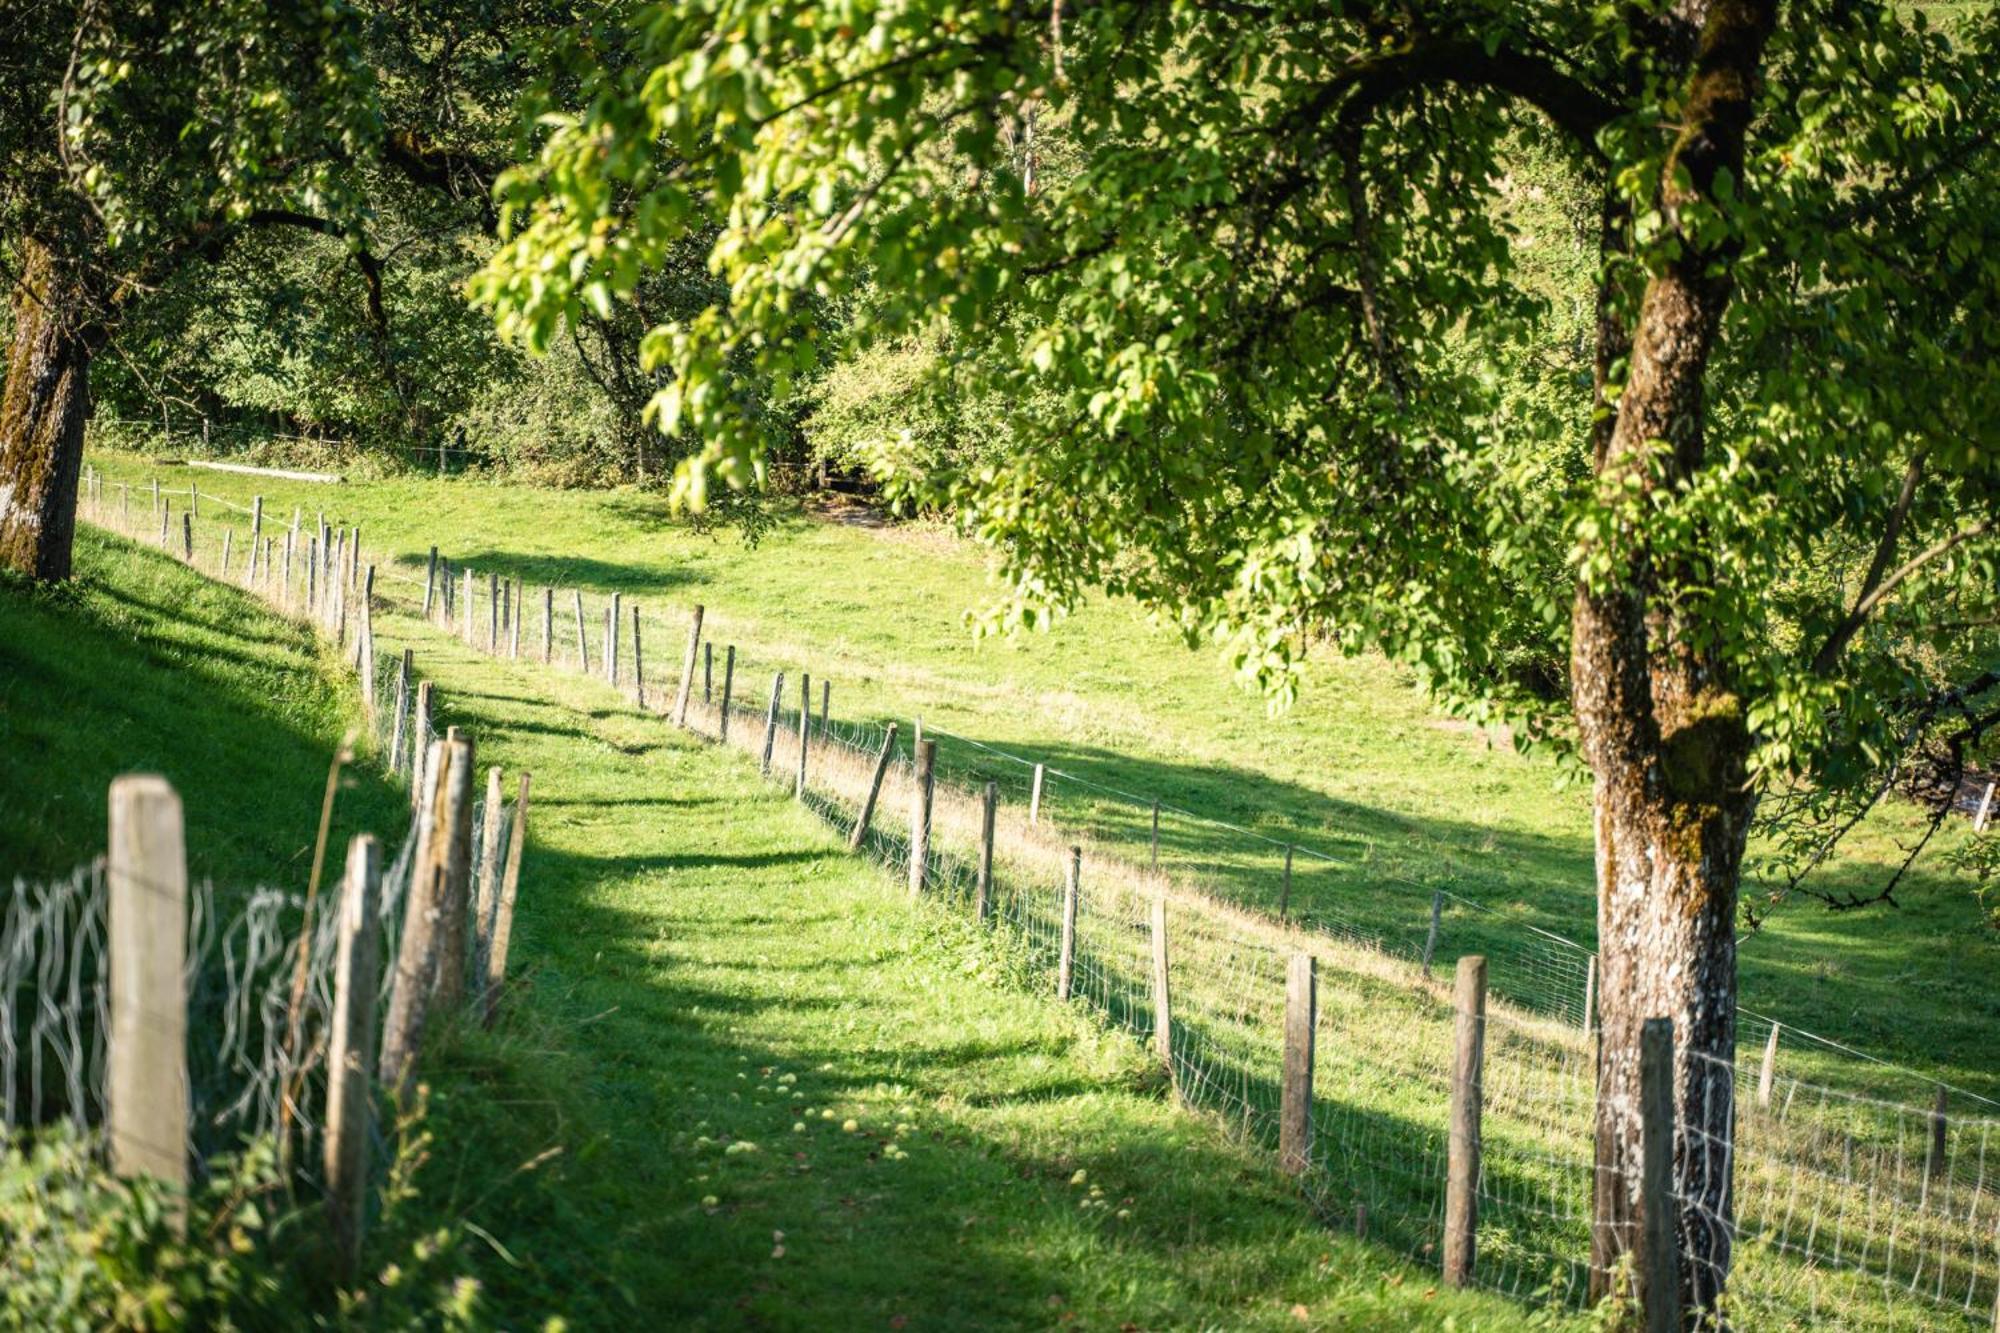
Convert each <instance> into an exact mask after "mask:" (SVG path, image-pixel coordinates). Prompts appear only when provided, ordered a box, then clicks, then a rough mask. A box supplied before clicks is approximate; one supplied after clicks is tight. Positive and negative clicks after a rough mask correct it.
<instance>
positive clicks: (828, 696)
mask: <svg viewBox="0 0 2000 1333" xmlns="http://www.w3.org/2000/svg"><path fill="white" fill-rule="evenodd" d="M832 707H833V682H832V681H830V680H828V679H826V677H824V676H822V677H820V682H819V729H820V731H821V732H825V730H826V715H827V713H828V711H829V710H831V709H832Z"/></svg>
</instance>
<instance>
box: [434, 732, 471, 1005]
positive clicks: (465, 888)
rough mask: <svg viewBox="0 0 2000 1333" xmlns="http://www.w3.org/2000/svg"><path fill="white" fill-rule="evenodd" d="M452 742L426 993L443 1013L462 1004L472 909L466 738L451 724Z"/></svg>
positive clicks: (449, 737) (448, 741)
mask: <svg viewBox="0 0 2000 1333" xmlns="http://www.w3.org/2000/svg"><path fill="white" fill-rule="evenodd" d="M445 742H446V744H447V745H450V746H453V747H454V750H453V754H452V761H451V772H450V781H449V782H448V783H446V785H445V790H444V792H443V797H444V799H443V806H442V808H443V813H444V821H445V822H444V825H443V827H442V828H441V829H440V830H439V834H440V837H441V840H442V841H443V843H444V861H443V864H444V868H445V874H444V880H443V883H442V885H441V886H440V887H441V895H440V899H439V908H438V934H439V940H438V951H437V960H438V964H437V984H436V986H435V987H434V988H433V989H432V996H433V998H435V999H436V1001H437V1004H438V1007H439V1008H440V1009H442V1010H444V1011H446V1012H450V1011H452V1010H455V1009H457V1008H459V1007H460V1006H461V1005H463V1004H464V1003H465V987H466V973H467V970H468V968H467V964H468V961H469V960H468V959H467V957H466V948H467V941H468V938H469V937H470V935H471V931H470V929H469V927H470V924H471V923H470V921H469V920H468V919H467V918H468V917H469V916H470V914H471V911H472V782H473V767H472V759H473V750H472V741H471V740H470V739H469V738H468V737H466V736H465V735H463V733H461V732H460V731H459V729H458V728H457V727H452V728H449V729H448V730H447V731H446V732H445Z"/></svg>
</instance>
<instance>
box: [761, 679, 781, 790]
mask: <svg viewBox="0 0 2000 1333" xmlns="http://www.w3.org/2000/svg"><path fill="white" fill-rule="evenodd" d="M784 691H785V673H784V672H782V671H780V672H779V673H778V674H777V675H775V676H773V677H771V706H770V708H768V709H767V710H765V713H764V757H763V761H762V763H761V764H760V765H759V766H758V771H759V772H761V773H762V774H763V775H764V776H765V777H767V778H768V777H770V776H771V749H772V747H773V746H775V745H776V744H777V743H778V699H779V697H780V696H782V695H783V694H784Z"/></svg>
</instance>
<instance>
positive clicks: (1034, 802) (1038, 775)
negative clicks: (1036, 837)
mask: <svg viewBox="0 0 2000 1333" xmlns="http://www.w3.org/2000/svg"><path fill="white" fill-rule="evenodd" d="M1041 821H1042V766H1041V765H1040V764H1036V765H1035V783H1034V786H1032V787H1030V788H1029V789H1028V825H1029V827H1031V828H1032V827H1033V826H1034V825H1036V824H1039V823H1041Z"/></svg>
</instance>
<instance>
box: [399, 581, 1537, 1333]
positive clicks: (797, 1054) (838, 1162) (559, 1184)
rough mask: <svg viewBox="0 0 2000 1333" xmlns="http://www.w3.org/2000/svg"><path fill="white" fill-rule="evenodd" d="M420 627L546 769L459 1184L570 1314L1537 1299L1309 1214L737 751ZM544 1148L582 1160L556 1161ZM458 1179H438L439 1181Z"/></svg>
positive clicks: (1251, 1320) (1076, 1311)
mask: <svg viewBox="0 0 2000 1333" xmlns="http://www.w3.org/2000/svg"><path fill="white" fill-rule="evenodd" d="M378 632H379V633H380V634H381V635H382V637H383V638H384V639H385V640H388V641H393V642H401V641H403V640H404V639H405V638H408V639H410V640H412V641H414V642H415V644H416V646H417V648H418V655H419V660H420V662H422V664H423V666H424V669H425V670H426V672H427V673H428V674H429V675H430V676H431V677H432V678H433V679H435V680H436V681H437V682H438V684H439V688H440V691H441V694H442V698H443V700H444V704H443V709H442V712H441V715H440V718H439V721H440V724H441V725H449V724H453V723H456V724H459V725H462V726H465V727H466V728H468V729H469V730H470V732H471V733H472V734H473V735H474V737H475V738H476V739H477V742H478V745H479V758H480V761H481V763H482V764H492V763H497V764H500V765H502V766H504V767H505V768H506V769H507V770H508V771H510V772H513V771H517V770H521V769H526V770H529V771H532V772H533V773H534V775H535V778H534V781H535V791H534V795H533V797H532V806H533V811H534V813H533V815H532V817H531V826H532V828H533V830H534V835H533V839H532V845H531V848H530V850H529V853H528V857H527V862H526V866H525V869H524V874H523V890H522V894H521V906H520V914H519V918H518V926H517V935H516V939H517V952H516V958H517V959H518V960H519V962H520V964H521V970H522V971H523V972H524V973H525V976H526V978H527V979H526V981H525V983H524V984H523V986H522V988H521V990H520V991H519V993H518V994H517V997H516V1000H515V1010H516V1020H515V1022H514V1024H513V1025H512V1026H511V1030H510V1031H509V1032H507V1033H506V1034H504V1035H502V1036H500V1037H496V1038H484V1037H479V1036H472V1035H467V1036H466V1037H464V1038H463V1039H462V1040H461V1041H460V1042H458V1043H455V1044H452V1045H449V1046H448V1047H447V1048H446V1054H445V1055H444V1056H443V1057H442V1058H441V1060H440V1062H439V1065H438V1067H436V1068H434V1069H433V1070H432V1071H431V1077H432V1078H433V1080H434V1082H435V1084H436V1086H437V1089H438V1092H439V1097H438V1100H437V1101H436V1102H435V1103H434V1111H435V1113H436V1116H437V1122H436V1125H435V1128H436V1130H437V1136H438V1146H437V1148H436V1156H437V1162H436V1163H435V1165H434V1166H433V1167H432V1168H431V1177H430V1178H431V1180H432V1181H433V1182H434V1183H433V1185H432V1188H433V1189H437V1190H441V1191H443V1194H442V1197H440V1198H439V1199H438V1204H439V1206H440V1208H441V1209H443V1210H445V1211H450V1212H458V1211H461V1210H462V1211H464V1212H466V1213H467V1214H468V1215H469V1216H470V1217H471V1218H472V1219H473V1220H474V1221H476V1222H477V1223H478V1224H479V1225H480V1226H482V1227H483V1228H485V1229H486V1230H488V1231H490V1232H491V1233H492V1234H493V1236H494V1237H495V1240H496V1258H498V1255H497V1249H498V1248H499V1247H504V1249H505V1250H506V1252H507V1254H508V1255H509V1256H510V1257H511V1260H512V1262H511V1263H509V1262H506V1261H500V1262H495V1263H489V1264H487V1265H486V1269H487V1277H488V1280H489V1282H490V1284H491V1291H492V1296H493V1299H494V1303H495V1305H496V1307H497V1308H498V1309H499V1310H501V1311H505V1312H509V1313H515V1314H518V1313H520V1312H527V1311H546V1310H555V1311H561V1312H563V1313H564V1314H565V1315H566V1316H567V1317H568V1318H569V1320H570V1321H571V1323H572V1324H573V1325H574V1326H576V1327H580V1328H586V1327H587V1328H600V1327H633V1326H649V1327H664V1326H675V1327H769V1328H785V1327H796V1328H873V1327H881V1328H901V1327H910V1328H946V1327H949V1328H972V1327H1050V1326H1070V1325H1073V1326H1076V1327H1081V1328H1103V1329H1116V1328H1128V1327H1141V1328H1167V1327H1229V1328H1256V1327H1284V1328H1296V1327H1300V1326H1301V1320H1304V1321H1305V1322H1307V1323H1310V1324H1311V1325H1312V1326H1316V1327H1325V1328H1381V1327H1414V1326H1437V1325H1438V1324H1439V1323H1440V1322H1441V1321H1443V1320H1444V1319H1445V1317H1446V1315H1447V1313H1448V1312H1455V1313H1456V1315H1457V1317H1458V1319H1459V1321H1460V1326H1462V1327H1480V1328H1504V1327H1511V1326H1518V1325H1520V1324H1522V1323H1524V1322H1526V1321H1525V1319H1524V1317H1523V1316H1522V1315H1521V1314H1520V1313H1519V1312H1518V1311H1516V1310H1515V1309H1513V1308H1512V1307H1510V1306H1506V1305H1503V1304H1499V1303H1497V1302H1493V1301H1490V1300H1486V1299H1483V1298H1478V1297H1464V1296H1457V1295H1448V1294H1441V1293H1439V1292H1437V1291H1436V1290H1435V1289H1434V1279H1433V1278H1432V1277H1431V1276H1430V1275H1426V1274H1423V1273H1420V1272H1417V1271H1415V1270H1405V1269H1402V1268H1401V1267H1400V1266H1399V1265H1398V1264H1397V1263H1396V1262H1395V1259H1394V1257H1393V1256H1391V1255H1388V1254H1386V1253H1384V1252H1382V1251H1379V1250H1375V1249H1371V1248H1370V1247H1369V1246H1367V1245H1366V1244H1364V1243H1358V1242H1355V1241H1354V1240H1352V1239H1351V1238H1348V1237H1344V1236H1336V1235H1334V1234H1331V1233H1329V1232H1328V1231H1326V1230H1325V1229H1323V1228H1322V1227H1320V1226H1319V1225H1318V1224H1317V1223H1315V1222H1314V1221H1313V1219H1311V1218H1310V1217H1309V1216H1308V1215H1307V1214H1306V1213H1305V1211H1304V1209H1303V1206H1302V1205H1301V1204H1300V1203H1299V1202H1298V1200H1297V1198H1296V1196H1295V1195H1294V1193H1293V1192H1292V1190H1291V1189H1290V1187H1289V1185H1288V1184H1287V1183H1286V1182H1284V1181H1282V1180H1281V1179H1280V1178H1278V1177H1277V1176H1276V1174H1275V1172H1274V1171H1273V1170H1272V1168H1271V1165H1270V1163H1269V1161H1268V1159H1265V1158H1260V1157H1256V1156H1252V1155H1251V1154H1249V1153H1248V1152H1246V1151H1244V1150H1242V1149H1240V1148H1238V1147H1237V1146H1235V1145H1234V1144H1232V1143H1231V1142H1229V1141H1228V1140H1227V1139H1226V1137H1225V1136H1224V1135H1223V1134H1222V1133H1221V1132H1220V1131H1219V1129H1218V1128H1217V1127H1216V1126H1214V1125H1212V1124H1209V1123H1207V1122H1205V1121H1202V1120H1200V1119H1197V1118H1195V1117H1192V1116H1188V1115H1185V1114H1182V1113H1180V1112H1177V1111H1175V1110H1174V1109H1173V1108H1172V1107H1171V1106H1170V1105H1169V1104H1168V1103H1167V1102H1166V1100H1165V1099H1164V1098H1163V1095H1162V1092H1163V1089H1162V1086H1161V1080H1160V1078H1159V1077H1158V1076H1157V1075H1156V1074H1155V1072H1154V1071H1153V1069H1152V1066H1151V1062H1150V1061H1149V1060H1148V1058H1147V1057H1146V1056H1145V1055H1144V1053H1143V1052H1142V1051H1140V1050H1139V1049H1138V1048H1137V1047H1136V1046H1135V1045H1134V1044H1133V1043H1132V1042H1130V1041H1129V1040H1127V1039H1125V1038H1123V1037H1120V1036H1115V1035H1112V1034H1109V1033H1106V1032H1104V1031H1102V1030H1101V1029H1099V1028H1098V1027H1096V1026H1095V1025H1094V1024H1093V1023H1091V1022H1090V1021H1089V1020H1088V1019H1087V1018H1086V1017H1085V1016H1083V1015H1081V1014H1078V1013H1076V1012H1073V1011H1065V1010H1063V1009H1062V1008H1060V1007H1058V1006H1056V1005H1055V1004H1054V1003H1053V1002H1052V1001H1050V1000H1048V999H1046V998H1043V997H1041V996H1038V995H1037V996H1030V995H1027V994H1023V993H1021V992H1020V991H1018V990H1016V989H1011V988H1009V987H1008V986H1007V985H1005V984H1004V981H1003V973H1004V968H1003V965H1002V960H1001V959H1000V958H999V956H998V955H997V954H996V953H995V952H994V945H993V943H992V942H991V941H990V940H989V939H988V938H987V937H985V936H983V935H981V934H980V933H979V932H976V931H975V930H973V929H971V928H969V927H967V926H966V925H964V924H963V923H961V922H957V921H954V920H952V919H950V918H949V917H947V916H946V915H945V914H944V913H943V912H942V911H939V910H935V909H932V908H930V907H928V906H924V905H912V904H911V903H909V902H908V901H907V900H906V899H905V898H904V896H903V894H902V893H901V891H900V889H899V888H898V887H897V886H895V885H894V884H892V883H891V882H890V881H889V880H888V878H887V877H886V876H884V875H883V874H882V873H880V872H879V871H877V870H876V869H874V868H873V867H871V866H869V865H867V864H865V863H863V862H860V861H858V860H855V859H853V858H851V857H849V856H847V855H846V854H845V852H844V851H843V850H842V849H841V848H840V846H839V845H838V842H837V840H836V839H835V838H834V837H833V836H832V835H831V834H830V833H829V832H828V831H827V830H826V829H825V828H824V827H823V826H822V825H821V824H820V823H819V822H818V821H816V820H814V819H813V818H811V817H810V816H809V815H807V814H806V813H805V812H803V811H802V810H801V809H799V808H798V807H797V806H796V805H794V804H793V803H792V802H790V801H789V800H786V799H784V798H783V797H782V796H781V795H779V794H778V793H777V792H776V791H775V789H773V788H771V787H769V786H767V785H765V784H763V783H762V782H760V781H759V780H758V779H757V777H756V775H755V773H754V770H752V769H751V768H750V767H749V766H748V765H747V764H744V763H742V762H741V761H740V760H739V759H738V758H737V757H736V756H734V755H732V754H725V753H720V752H716V751H713V750H710V749H708V748H706V747H703V746H701V745H700V744H699V743H698V742H695V741H693V740H692V739H690V738H688V737H686V736H683V735H680V734H677V733H675V732H674V731H672V729H670V728H669V727H667V726H665V725H664V724H662V723H661V722H659V721H658V720H656V719H652V718H646V717H640V716H638V715H636V714H633V713H631V712H630V711H628V710H627V708H626V706H625V705H624V704H623V702H622V701H621V700H619V699H618V698H617V697H616V696H615V695H614V694H613V693H612V692H611V691H610V690H609V689H607V688H605V687H603V686H601V685H599V684H597V683H595V682H591V681H587V680H582V679H578V678H574V677H568V676H562V675H552V674H550V673H546V672H542V671H539V670H536V669H534V668H530V667H528V666H526V665H515V664H509V663H504V662H498V661H495V660H492V659H489V658H486V657H484V656H480V655H476V654H473V653H471V652H469V651H468V650H466V649H465V648H464V647H463V646H462V645H459V644H457V643H455V642H453V641H451V640H449V639H446V638H444V637H442V636H440V635H437V634H436V633H434V632H432V631H430V630H428V629H426V628H424V627H422V626H419V625H416V624H414V623H413V622H407V621H403V620H399V619H390V618H385V621H384V622H383V623H382V624H381V625H380V627H379V631H378ZM552 1148H560V1150H561V1151H560V1153H559V1155H557V1156H554V1157H552V1158H548V1159H546V1160H541V1161H540V1162H539V1163H538V1164H537V1165H535V1166H534V1167H532V1168H531V1169H528V1168H524V1164H525V1163H528V1162H532V1161H536V1160H537V1159H538V1158H539V1157H540V1155H541V1154H543V1153H545V1152H547V1151H548V1150H550V1149H552ZM447 1182H448V1184H447Z"/></svg>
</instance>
